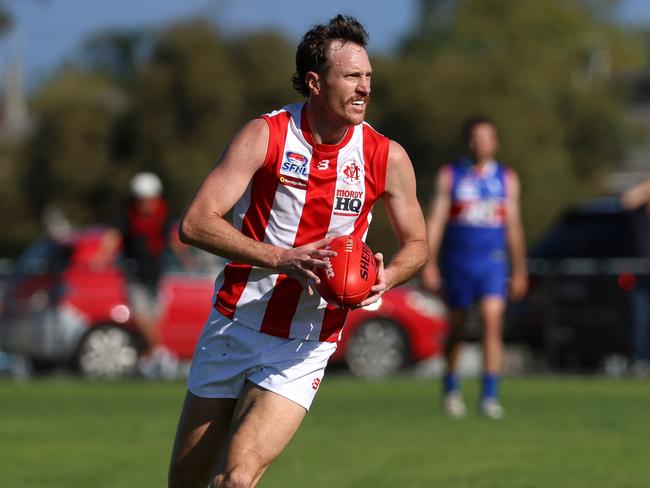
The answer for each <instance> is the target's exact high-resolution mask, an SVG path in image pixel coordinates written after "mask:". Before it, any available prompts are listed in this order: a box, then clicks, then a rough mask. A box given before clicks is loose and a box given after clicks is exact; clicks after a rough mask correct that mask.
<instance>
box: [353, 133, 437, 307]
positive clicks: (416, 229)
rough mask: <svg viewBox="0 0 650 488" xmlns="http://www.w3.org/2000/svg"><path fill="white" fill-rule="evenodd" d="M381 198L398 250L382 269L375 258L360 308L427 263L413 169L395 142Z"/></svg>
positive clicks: (423, 231)
mask: <svg viewBox="0 0 650 488" xmlns="http://www.w3.org/2000/svg"><path fill="white" fill-rule="evenodd" d="M383 198H384V204H385V206H386V210H387V213H388V217H389V219H390V222H391V226H392V227H393V230H394V231H395V235H396V236H397V239H398V241H399V244H400V248H399V251H398V252H397V253H396V254H395V256H394V257H393V259H392V260H391V262H390V263H389V264H388V266H386V267H385V268H384V262H383V256H382V254H381V253H377V254H375V259H376V261H377V270H378V273H377V284H376V285H375V286H373V287H372V293H371V295H370V296H369V297H368V298H367V299H366V300H364V301H363V302H361V304H360V306H365V305H369V304H371V303H374V302H376V301H377V300H378V299H379V297H380V296H381V295H382V294H383V293H384V292H386V291H387V290H390V289H391V288H393V287H395V286H397V285H399V284H400V283H404V282H405V281H406V280H408V279H409V278H412V277H413V276H414V275H415V274H416V273H417V272H418V271H419V269H420V268H421V267H422V266H423V265H424V263H425V262H426V260H427V254H428V249H427V247H428V245H427V235H426V228H425V225H424V216H423V215H422V209H421V208H420V203H419V202H418V199H417V195H416V183H415V173H414V171H413V165H412V164H411V159H410V158H409V156H408V154H407V153H406V151H405V150H404V148H403V147H402V146H400V145H399V144H398V143H397V142H394V141H391V142H390V148H389V151H388V165H387V168H386V191H385V194H384V197H383Z"/></svg>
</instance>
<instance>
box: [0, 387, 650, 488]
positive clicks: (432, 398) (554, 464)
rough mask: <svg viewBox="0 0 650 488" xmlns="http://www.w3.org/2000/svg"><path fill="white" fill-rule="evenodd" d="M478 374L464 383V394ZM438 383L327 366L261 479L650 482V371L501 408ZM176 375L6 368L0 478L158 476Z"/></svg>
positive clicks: (410, 483)
mask: <svg viewBox="0 0 650 488" xmlns="http://www.w3.org/2000/svg"><path fill="white" fill-rule="evenodd" d="M476 389H477V388H476V384H475V383H472V382H468V383H467V384H466V392H467V397H468V401H469V403H470V405H471V406H474V405H475V403H476V395H475V393H476ZM437 393H438V388H437V384H435V383H434V382H433V381H432V380H424V379H413V378H398V379H393V380H389V381H382V382H374V383H365V382H361V381H358V380H354V379H352V378H348V377H346V376H335V375H331V376H330V377H328V378H326V380H325V381H324V382H323V386H322V387H321V391H320V393H319V397H318V398H317V399H316V402H315V405H314V408H313V410H312V413H311V414H310V415H309V416H308V417H307V419H306V421H305V423H304V424H303V426H302V428H301V430H300V431H299V432H298V434H297V436H296V438H295V439H294V440H293V442H292V444H291V445H290V446H289V448H288V449H287V450H286V451H285V453H284V454H283V455H282V456H281V457H280V458H279V459H278V460H277V461H276V462H275V464H274V465H273V466H272V467H271V469H270V470H269V471H268V473H267V475H266V476H265V478H264V479H263V481H262V483H261V484H260V486H262V487H277V488H279V487H283V488H287V487H314V488H316V487H328V488H332V487H334V488H338V487H350V488H352V487H354V488H363V487H369V488H382V487H386V488H388V487H391V488H394V487H408V488H415V487H457V488H462V487H472V488H474V487H495V488H497V487H498V488H502V487H521V488H538V487H540V488H541V487H552V488H557V487H607V488H633V487H634V488H636V487H639V488H641V487H648V486H650V382H648V381H645V382H644V381H640V380H639V381H632V380H625V381H614V380H604V379H592V378H551V377H544V378H532V379H512V380H508V381H506V382H505V384H504V386H503V398H504V402H505V405H506V406H507V407H508V416H507V418H506V419H505V420H503V421H501V422H498V421H497V422H495V421H488V420H486V419H482V418H480V417H478V416H477V415H475V414H473V413H472V414H471V415H469V416H468V417H467V418H466V419H463V420H455V421H452V420H448V419H446V418H444V417H443V416H442V415H441V414H440V410H439V396H438V394H437ZM183 394H184V384H182V383H141V382H121V383H94V382H86V381H81V380H76V379H61V378H59V379H47V380H38V381H33V382H28V383H15V382H13V381H11V380H3V381H0V487H4V488H14V487H20V488H24V487H66V488H76V487H84V488H87V487H94V488H97V487H120V488H122V487H138V488H146V487H163V486H165V471H166V467H167V461H168V457H169V450H170V444H171V441H172V436H173V433H174V430H175V425H176V420H177V416H178V412H179V408H180V405H181V401H182V397H183Z"/></svg>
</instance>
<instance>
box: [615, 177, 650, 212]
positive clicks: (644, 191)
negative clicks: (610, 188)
mask: <svg viewBox="0 0 650 488" xmlns="http://www.w3.org/2000/svg"><path fill="white" fill-rule="evenodd" d="M649 202H650V179H647V180H644V181H642V182H641V183H639V184H637V185H635V186H633V187H632V188H630V189H629V190H627V191H626V192H624V193H623V194H622V195H621V205H622V206H623V207H624V208H627V209H636V208H639V207H641V206H642V205H646V206H647V205H648V203H649Z"/></svg>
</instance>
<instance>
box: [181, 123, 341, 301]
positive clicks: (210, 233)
mask: <svg viewBox="0 0 650 488" xmlns="http://www.w3.org/2000/svg"><path fill="white" fill-rule="evenodd" d="M268 140H269V127H268V124H267V123H266V121H265V120H264V119H254V120H252V121H250V122H249V123H248V124H246V125H245V126H244V127H243V128H242V129H241V130H240V131H239V132H238V133H237V134H236V135H235V137H234V138H233V140H232V141H231V142H230V144H229V145H228V147H227V148H226V151H225V152H224V154H223V156H222V157H221V159H220V160H219V162H218V163H217V165H216V166H215V167H214V168H213V169H212V171H210V173H209V174H208V176H206V178H205V180H204V181H203V182H202V183H201V186H200V187H199V189H198V190H197V191H196V193H195V194H194V196H193V197H192V200H191V201H190V203H189V204H188V206H187V208H186V209H185V213H184V214H183V217H182V219H181V222H180V227H179V236H180V239H181V241H182V242H184V243H186V244H191V245H193V246H195V247H198V248H201V249H204V250H206V251H208V252H211V253H213V254H217V255H219V256H223V257H225V258H228V259H232V260H233V261H236V262H239V263H247V264H252V265H254V266H260V267H265V268H273V269H277V270H278V271H280V272H282V273H285V274H287V275H289V276H292V277H294V278H296V279H298V280H299V281H301V283H302V284H303V286H305V287H306V288H307V291H308V292H309V293H312V289H311V286H310V285H309V282H310V281H309V280H314V281H316V282H318V278H317V276H316V275H315V274H314V272H313V271H312V270H313V268H319V267H325V263H324V262H323V261H322V257H324V256H332V255H335V254H336V253H333V252H331V251H325V250H321V249H320V248H322V247H324V246H325V245H326V244H327V242H328V240H326V239H323V240H321V241H317V242H314V243H311V244H308V245H306V246H302V247H298V248H293V249H281V248H278V247H275V246H272V245H270V244H266V243H264V242H259V241H256V240H254V239H251V238H249V237H246V236H245V235H244V234H242V233H241V232H240V231H239V230H237V229H236V228H235V227H233V226H232V225H231V224H230V223H229V222H228V221H226V220H225V219H224V215H225V214H226V213H227V212H228V211H230V209H231V208H232V207H233V206H234V205H235V203H236V202H237V200H239V198H240V197H241V196H242V194H243V193H244V191H245V190H246V188H247V187H248V184H249V183H250V181H251V179H252V178H253V175H254V174H255V172H256V171H257V170H258V169H260V168H261V167H262V165H263V164H264V159H265V157H266V150H267V146H268Z"/></svg>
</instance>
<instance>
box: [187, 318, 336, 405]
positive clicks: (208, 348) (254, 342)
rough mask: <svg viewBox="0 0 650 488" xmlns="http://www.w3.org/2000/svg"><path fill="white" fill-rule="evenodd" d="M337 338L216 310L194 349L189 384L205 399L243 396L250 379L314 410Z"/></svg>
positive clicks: (194, 391)
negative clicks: (278, 328) (310, 337)
mask: <svg viewBox="0 0 650 488" xmlns="http://www.w3.org/2000/svg"><path fill="white" fill-rule="evenodd" d="M334 351H336V343H335V342H319V341H305V340H301V339H286V338H283V337H275V336H272V335H268V334H263V333H261V332H258V331H256V330H254V329H251V328H249V327H246V326H244V325H240V324H238V323H236V322H233V321H232V320H230V319H229V318H227V317H224V316H223V315H222V314H221V313H220V312H218V311H216V310H212V313H211V314H210V316H209V317H208V320H207V322H206V323H205V326H204V327H203V332H201V337H199V341H198V343H197V345H196V350H195V351H194V359H193V360H192V366H191V368H190V374H189V379H188V388H189V390H190V392H192V393H193V394H194V395H196V396H198V397H203V398H239V396H240V395H241V391H242V389H243V388H244V383H245V382H246V381H250V382H252V383H254V384H256V385H258V386H260V387H262V388H264V389H265V390H269V391H272V392H274V393H277V394H278V395H281V396H283V397H285V398H287V399H289V400H291V401H292V402H295V403H297V404H298V405H301V406H302V407H304V408H305V410H307V411H308V410H309V407H310V406H311V403H312V401H313V400H314V397H315V396H316V392H317V391H318V387H319V386H320V383H321V381H322V380H323V375H324V374H325V367H326V366H327V361H328V360H329V358H330V356H331V355H332V354H334Z"/></svg>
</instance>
